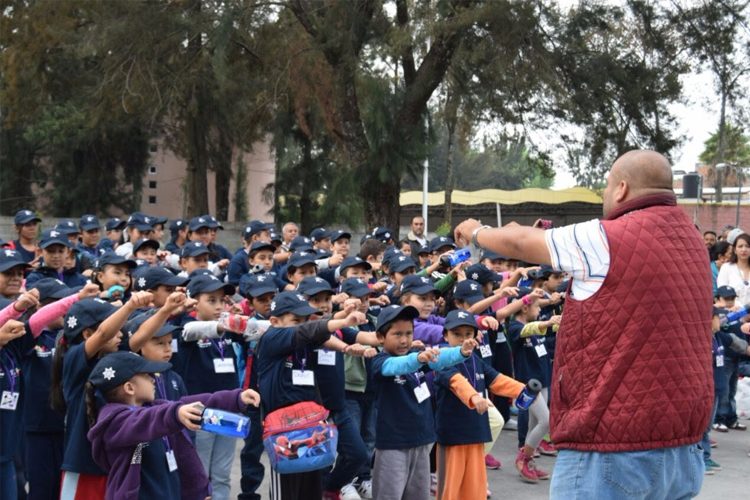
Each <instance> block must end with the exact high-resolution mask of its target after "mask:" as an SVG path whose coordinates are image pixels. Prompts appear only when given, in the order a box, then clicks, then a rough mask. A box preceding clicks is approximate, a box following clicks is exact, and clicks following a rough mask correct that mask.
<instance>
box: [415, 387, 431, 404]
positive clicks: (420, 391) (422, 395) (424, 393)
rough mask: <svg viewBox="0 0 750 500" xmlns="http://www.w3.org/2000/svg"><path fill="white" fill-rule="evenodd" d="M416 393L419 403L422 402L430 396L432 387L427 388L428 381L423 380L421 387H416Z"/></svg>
mask: <svg viewBox="0 0 750 500" xmlns="http://www.w3.org/2000/svg"><path fill="white" fill-rule="evenodd" d="M414 395H415V396H416V397H417V403H421V402H422V401H424V400H425V399H427V398H429V397H430V389H428V388H427V382H422V383H421V384H420V385H419V387H415V388H414Z"/></svg>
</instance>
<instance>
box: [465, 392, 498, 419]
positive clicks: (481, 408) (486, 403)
mask: <svg viewBox="0 0 750 500" xmlns="http://www.w3.org/2000/svg"><path fill="white" fill-rule="evenodd" d="M471 404H473V405H474V409H475V410H476V411H477V413H479V414H480V415H484V414H485V413H486V412H487V410H489V408H490V406H492V407H494V406H495V405H493V404H492V401H490V400H489V399H485V398H484V397H482V395H481V394H479V393H477V394H474V395H473V396H472V397H471Z"/></svg>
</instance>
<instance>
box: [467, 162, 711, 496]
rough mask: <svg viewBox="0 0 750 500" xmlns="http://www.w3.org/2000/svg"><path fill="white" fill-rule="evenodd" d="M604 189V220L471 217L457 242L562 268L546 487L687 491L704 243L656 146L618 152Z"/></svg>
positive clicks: (702, 312) (696, 457) (700, 385)
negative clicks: (488, 221) (553, 451)
mask: <svg viewBox="0 0 750 500" xmlns="http://www.w3.org/2000/svg"><path fill="white" fill-rule="evenodd" d="M603 199H604V207H603V212H604V218H603V220H601V221H600V220H592V221H589V222H584V223H581V224H573V225H571V226H566V227H561V228H557V229H551V230H546V231H545V230H542V229H535V228H530V227H522V226H519V225H509V226H506V227H503V228H490V227H488V226H482V225H481V224H480V223H479V222H478V221H476V220H473V219H469V220H467V221H464V222H462V223H461V224H460V225H459V226H458V227H457V228H456V232H455V235H456V241H457V242H459V243H464V244H466V243H468V242H470V241H471V242H473V243H474V244H475V245H477V246H478V247H481V248H486V249H488V250H492V251H494V252H497V253H500V254H503V255H508V256H510V257H515V258H518V259H522V260H525V261H530V262H535V263H538V264H549V265H551V266H552V267H553V268H555V269H556V270H560V271H564V272H567V273H569V274H570V275H572V280H571V285H570V288H569V290H568V294H567V297H566V301H565V311H564V313H563V319H562V324H561V326H560V330H559V332H558V334H557V350H556V355H555V364H554V369H553V376H552V379H553V380H552V388H551V391H550V392H551V394H552V396H551V397H552V401H551V404H550V406H551V416H550V427H551V433H552V440H553V441H554V443H555V445H556V446H557V447H558V448H559V449H560V453H559V456H558V458H557V463H556V464H555V470H554V474H553V478H552V485H551V497H552V498H555V499H556V498H559V499H569V498H670V499H675V498H690V497H693V496H695V495H697V494H698V492H699V491H700V487H701V484H702V481H703V473H704V470H703V467H704V465H703V458H702V451H701V450H700V448H699V446H698V442H699V441H700V440H701V436H702V434H703V432H704V431H705V429H706V427H707V425H708V419H709V414H710V411H711V403H712V400H711V398H712V397H713V377H712V371H711V370H712V368H711V327H710V322H711V306H712V303H711V299H712V297H711V271H710V267H709V261H708V257H707V256H706V251H705V246H704V245H703V241H702V239H701V236H700V234H699V233H698V231H697V230H696V229H695V227H694V225H693V223H692V221H691V220H690V218H689V217H688V216H687V215H686V214H685V212H684V211H683V210H682V209H680V208H679V207H677V205H676V199H675V196H674V193H673V191H672V170H671V168H670V165H669V162H668V161H667V159H666V158H664V157H663V156H662V155H660V154H659V153H656V152H653V151H630V152H628V153H626V154H624V155H623V156H621V157H620V158H618V159H617V161H615V163H614V165H613V166H612V169H611V171H610V173H609V177H608V179H607V187H606V189H605V190H604V193H603Z"/></svg>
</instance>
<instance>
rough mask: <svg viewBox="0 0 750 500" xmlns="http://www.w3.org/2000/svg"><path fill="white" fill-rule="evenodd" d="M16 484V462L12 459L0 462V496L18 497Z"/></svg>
mask: <svg viewBox="0 0 750 500" xmlns="http://www.w3.org/2000/svg"><path fill="white" fill-rule="evenodd" d="M17 487H18V485H17V484H16V464H14V463H13V460H5V461H2V462H0V498H12V499H13V500H15V499H16V498H17V497H18V490H17Z"/></svg>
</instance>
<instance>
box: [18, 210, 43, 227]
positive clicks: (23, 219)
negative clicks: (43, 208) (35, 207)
mask: <svg viewBox="0 0 750 500" xmlns="http://www.w3.org/2000/svg"><path fill="white" fill-rule="evenodd" d="M32 221H35V222H42V219H40V218H39V217H37V215H36V214H35V213H34V212H32V211H31V210H26V209H24V210H19V211H18V212H16V216H15V217H13V224H15V225H17V226H20V225H21V224H28V223H29V222H32Z"/></svg>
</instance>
